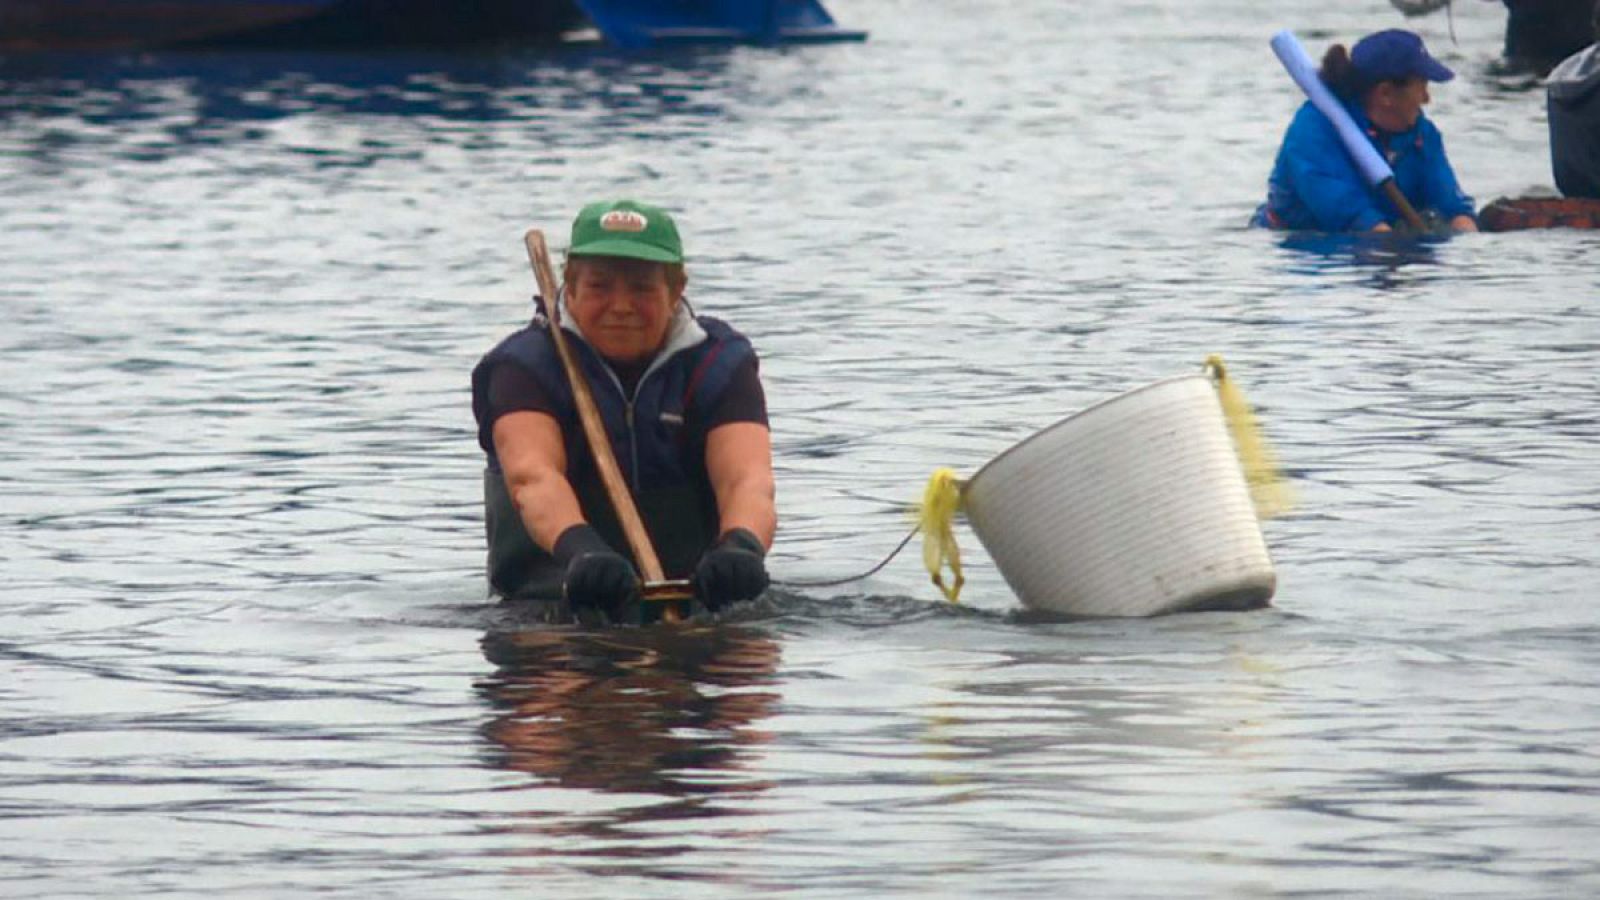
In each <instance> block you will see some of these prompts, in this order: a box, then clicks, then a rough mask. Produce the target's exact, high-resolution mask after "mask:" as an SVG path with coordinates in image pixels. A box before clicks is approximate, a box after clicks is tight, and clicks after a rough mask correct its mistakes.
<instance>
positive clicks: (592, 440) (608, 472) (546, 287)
mask: <svg viewBox="0 0 1600 900" xmlns="http://www.w3.org/2000/svg"><path fill="white" fill-rule="evenodd" d="M523 243H524V244H526V245H527V247H528V259H529V261H531V262H532V263H533V273H534V276H535V277H536V278H538V279H539V294H540V297H541V301H542V302H543V303H544V314H545V317H546V318H548V319H549V320H550V339H551V340H552V341H554V342H555V345H556V353H557V354H558V355H559V356H560V357H561V367H562V368H564V369H566V371H567V381H568V382H570V383H571V385H572V397H573V400H574V402H575V403H576V404H577V406H578V419H579V420H580V421H581V422H582V424H583V435H584V437H585V438H587V439H588V441H589V450H590V452H592V453H593V454H594V461H595V467H596V468H598V469H599V470H600V480H601V482H603V483H604V484H605V488H606V496H608V497H610V498H611V507H612V508H613V509H615V510H616V512H617V520H618V521H619V522H621V523H622V531H623V534H625V535H626V536H627V538H628V546H629V547H631V548H632V549H633V558H634V561H635V562H637V563H638V564H639V574H640V575H641V576H643V578H644V582H645V584H646V585H649V584H651V583H654V582H659V581H665V580H666V575H665V573H664V572H662V570H661V560H660V559H659V558H657V556H656V549H655V547H654V546H653V545H652V544H651V543H650V534H649V532H647V531H645V527H644V520H643V519H641V518H639V509H638V507H636V506H635V505H634V503H633V494H632V493H631V492H629V490H628V483H627V482H626V481H624V480H623V478H622V470H621V469H620V468H618V467H617V458H616V457H615V456H614V455H613V454H612V453H611V439H610V438H609V437H608V436H607V435H606V426H605V422H604V421H603V420H602V419H601V418H600V410H599V408H598V407H596V406H595V405H594V394H593V393H592V392H591V391H590V390H589V380H588V379H587V378H585V377H584V375H583V370H582V369H580V368H579V367H578V360H577V357H575V356H574V355H573V353H572V348H571V346H569V345H568V344H567V340H566V335H564V334H562V330H561V318H560V311H559V310H558V308H557V303H556V298H557V297H558V296H559V294H558V293H557V290H558V289H557V287H556V277H555V270H554V269H552V268H551V266H550V251H549V250H548V249H547V248H546V246H545V242H544V233H543V232H541V231H539V229H537V228H534V229H531V230H529V231H528V233H527V234H526V235H524V236H523Z"/></svg>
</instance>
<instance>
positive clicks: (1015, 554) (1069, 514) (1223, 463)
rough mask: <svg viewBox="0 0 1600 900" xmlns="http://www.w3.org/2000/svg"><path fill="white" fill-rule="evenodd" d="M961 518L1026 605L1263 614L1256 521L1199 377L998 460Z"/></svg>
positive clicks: (1265, 574) (971, 489)
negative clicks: (1256, 609) (1253, 610)
mask: <svg viewBox="0 0 1600 900" xmlns="http://www.w3.org/2000/svg"><path fill="white" fill-rule="evenodd" d="M962 499H963V504H964V507H965V509H966V514H967V521H968V522H969V523H970V524H971V526H972V530H973V532H974V533H976V534H977V536H978V540H980V541H981V542H982V543H983V546H984V548H985V549H986V550H988V551H989V555H990V556H991V557H992V558H993V559H994V562H995V565H996V566H997V567H998V568H999V569H1000V573H1001V575H1003V576H1004V577H1005V579H1006V583H1007V584H1009V585H1010V586H1011V589H1012V590H1013V591H1014V592H1016V595H1017V597H1018V598H1019V599H1020V600H1021V601H1022V602H1023V604H1025V605H1026V606H1028V607H1029V608H1032V609H1036V610H1042V611H1046V612H1050V613H1056V614H1061V615H1065V616H1154V615H1161V614H1163V613H1172V612H1182V611H1189V610H1200V609H1250V608H1254V607H1259V606H1265V605H1266V604H1267V602H1268V601H1269V600H1271V599H1272V593H1273V591H1274V590H1275V589H1276V587H1277V576H1276V575H1275V574H1274V573H1273V570H1272V560H1271V559H1270V558H1269V557H1268V555H1267V545H1266V541H1265V540H1264V539H1263V538H1262V536H1261V524H1260V521H1259V520H1258V519H1257V518H1256V513H1255V508H1254V507H1253V506H1252V505H1251V502H1250V491H1249V488H1248V486H1247V485H1246V484H1245V478H1244V473H1243V471H1242V470H1241V468H1240V466H1239V461H1238V457H1237V456H1236V455H1235V453H1234V449H1233V440H1232V438H1231V437H1229V435H1228V427H1227V423H1226V422H1225V421H1224V419H1223V415H1222V406H1221V404H1220V403H1219V402H1218V400H1217V393H1216V390H1215V388H1214V387H1213V386H1212V384H1211V380H1210V379H1209V378H1208V377H1206V376H1204V375H1186V376H1181V377H1178V378H1169V379H1166V380H1165V381H1158V382H1156V383H1155V384H1151V385H1147V386H1145V387H1142V388H1139V389H1137V390H1133V391H1129V392H1127V393H1125V394H1120V395H1118V396H1116V397H1113V398H1111V399H1110V400H1106V401H1104V402H1102V403H1099V404H1096V405H1094V406H1091V407H1089V408H1088V409H1085V410H1083V411H1082V412H1079V413H1077V414H1075V415H1072V416H1069V417H1068V418H1065V419H1062V420H1061V421H1059V422H1057V423H1055V424H1054V425H1051V426H1050V427H1049V428H1046V429H1045V430H1043V431H1041V432H1039V433H1037V434H1035V435H1033V436H1032V437H1029V438H1027V439H1026V440H1024V441H1022V442H1021V443H1019V444H1017V445H1016V446H1014V447H1012V448H1011V449H1009V450H1007V451H1005V452H1004V453H1002V454H1000V455H999V456H997V457H995V458H994V459H993V460H991V461H990V462H989V463H988V464H987V465H985V466H984V467H983V468H982V469H980V470H978V473H977V474H976V475H974V476H972V478H970V479H968V481H967V484H966V487H965V488H964V490H963V497H962Z"/></svg>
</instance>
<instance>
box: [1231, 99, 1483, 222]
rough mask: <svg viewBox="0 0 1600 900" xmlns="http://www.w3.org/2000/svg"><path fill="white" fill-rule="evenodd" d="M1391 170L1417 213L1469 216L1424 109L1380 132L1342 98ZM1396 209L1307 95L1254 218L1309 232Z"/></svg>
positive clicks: (1377, 218)
mask: <svg viewBox="0 0 1600 900" xmlns="http://www.w3.org/2000/svg"><path fill="white" fill-rule="evenodd" d="M1345 109H1346V110H1347V111H1349V113H1350V116H1351V118H1352V119H1354V120H1355V122H1356V125H1357V126H1358V127H1360V129H1361V130H1362V131H1363V132H1365V133H1366V135H1367V139H1368V140H1370V141H1372V144H1373V146H1374V147H1376V148H1377V149H1378V152H1379V153H1380V154H1382V155H1383V157H1384V158H1385V159H1386V160H1388V162H1389V167H1390V168H1391V169H1393V170H1394V179H1395V185H1396V186H1397V187H1399V188H1400V192H1401V193H1402V194H1404V195H1405V197H1406V199H1407V200H1409V201H1410V202H1411V205H1412V206H1413V207H1414V208H1416V209H1417V210H1418V211H1419V212H1421V211H1423V210H1433V211H1434V212H1436V213H1438V214H1439V215H1440V216H1442V217H1444V218H1445V219H1447V220H1448V219H1452V218H1454V217H1456V216H1459V215H1467V216H1470V215H1473V214H1474V206H1473V201H1472V198H1471V197H1469V196H1467V194H1466V193H1465V192H1463V191H1462V190H1461V185H1460V184H1458V183H1457V182H1456V173H1455V170H1454V169H1452V168H1451V167H1450V160H1449V158H1448V157H1447V156H1445V152H1444V138H1443V137H1442V136H1440V134H1439V129H1438V128H1436V127H1435V126H1434V124H1433V123H1432V122H1430V121H1429V120H1428V118H1427V117H1426V116H1422V115H1419V116H1418V117H1417V122H1416V124H1415V125H1413V126H1411V128H1410V129H1409V130H1407V131H1403V132H1400V133H1398V134H1389V133H1387V132H1381V131H1379V130H1378V129H1377V127H1376V126H1374V125H1373V124H1372V122H1371V120H1370V119H1368V118H1367V116H1366V113H1364V112H1363V111H1362V110H1361V109H1360V108H1359V107H1358V106H1353V105H1351V104H1348V103H1347V104H1345ZM1399 218H1400V210H1399V209H1397V208H1395V206H1394V204H1392V203H1390V202H1389V199H1388V198H1387V197H1385V196H1384V195H1383V192H1382V191H1379V190H1378V189H1376V188H1374V187H1372V186H1370V185H1368V184H1367V182H1366V179H1365V178H1363V177H1362V176H1361V170H1360V169H1359V168H1357V167H1356V164H1355V160H1353V159H1352V158H1351V157H1350V153H1349V151H1347V150H1346V149H1345V146H1344V142H1343V141H1341V140H1340V139H1339V132H1338V129H1336V128H1334V126H1333V123H1332V122H1330V121H1329V120H1328V117H1327V116H1324V115H1323V114H1322V111H1321V110H1319V109H1317V108H1316V107H1315V106H1313V105H1312V104H1311V102H1310V101H1307V102H1306V103H1305V104H1304V105H1302V106H1301V107H1300V110H1299V112H1297V113H1295V116H1294V120H1293V121H1291V122H1290V123H1289V128H1288V130H1287V131H1286V132H1285V133H1284V136H1283V145H1282V147H1281V148H1280V149H1279V150H1278V159H1277V162H1276V163H1275V164H1274V165H1273V168H1272V175H1271V177H1269V178H1268V179H1267V202H1266V203H1265V204H1263V205H1262V206H1261V207H1260V208H1259V209H1257V210H1256V216H1255V219H1254V224H1257V225H1265V226H1268V227H1270V228H1291V229H1304V230H1314V231H1367V230H1370V229H1372V228H1373V227H1374V226H1376V225H1378V224H1379V223H1381V222H1391V223H1392V222H1395V221H1396V220H1398V219H1399Z"/></svg>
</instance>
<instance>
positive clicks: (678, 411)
mask: <svg viewBox="0 0 1600 900" xmlns="http://www.w3.org/2000/svg"><path fill="white" fill-rule="evenodd" d="M564 327H565V334H566V337H567V343H568V345H569V346H570V347H571V348H572V350H573V352H574V353H575V354H576V356H577V357H578V360H579V364H580V365H581V367H582V368H583V370H584V373H585V374H586V376H587V377H588V380H589V385H590V388H591V390H592V392H593V394H594V399H595V405H596V406H597V407H599V410H600V418H601V419H602V421H603V422H604V423H605V428H606V433H607V434H608V436H609V437H610V439H611V450H612V453H613V455H614V456H615V457H616V460H617V465H618V467H619V468H620V469H621V470H622V475H623V478H624V479H626V480H627V482H628V485H629V487H630V488H631V489H632V493H633V499H634V502H635V504H636V505H637V506H638V508H639V516H640V518H642V519H643V520H644V524H645V528H646V530H647V531H648V532H649V534H650V536H651V540H652V541H653V543H654V544H655V549H656V554H657V555H658V556H659V557H660V559H661V567H662V569H663V570H665V573H666V576H667V577H668V578H685V577H688V575H689V572H690V571H692V569H693V567H694V564H695V563H696V562H698V561H699V559H700V554H701V553H702V552H704V550H705V549H706V548H707V547H709V546H710V545H711V543H712V542H713V541H714V540H715V539H716V537H717V535H718V534H719V533H720V530H721V529H720V528H719V527H718V513H717V504H716V495H715V494H714V493H713V491H712V488H711V482H710V478H709V476H708V475H707V474H706V468H705V443H706V435H707V431H708V429H707V428H706V421H707V418H708V417H709V415H710V414H711V412H712V411H714V410H715V409H716V407H717V405H718V403H719V401H720V400H721V398H722V396H723V393H724V392H725V391H726V390H727V389H728V386H729V385H730V384H731V382H732V378H733V375H734V373H735V372H736V371H737V370H738V369H739V367H740V366H741V365H742V364H743V363H744V362H745V361H746V360H748V359H749V358H751V357H752V356H753V355H754V354H755V350H754V349H753V348H752V347H751V345H750V342H749V340H747V339H746V338H745V337H744V336H743V335H741V334H739V333H738V332H737V331H735V330H734V329H733V328H732V327H730V326H728V325H727V324H725V323H723V322H720V321H718V320H716V319H713V318H710V317H708V316H699V317H697V316H694V315H692V314H691V313H689V311H688V310H687V309H686V308H682V309H680V311H679V313H678V316H677V317H676V318H675V319H674V320H673V323H672V325H671V327H670V330H669V331H668V336H667V343H666V346H665V347H664V348H663V349H662V350H661V352H660V353H658V354H657V356H656V358H655V359H654V360H652V361H651V364H650V367H649V368H648V369H647V370H646V371H645V374H644V375H643V376H642V377H641V378H640V379H639V383H638V385H637V386H636V387H635V388H634V392H633V395H632V396H631V397H630V396H626V395H624V393H623V389H622V383H621V382H620V381H619V380H618V378H617V376H616V374H615V373H613V372H612V371H611V368H610V367H609V366H607V365H606V363H605V361H604V360H603V359H602V358H601V357H600V354H599V353H597V352H595V350H594V349H593V348H592V347H590V346H589V344H588V343H587V342H585V341H584V340H583V337H582V336H581V335H580V334H579V333H578V332H577V331H576V330H575V329H574V328H573V327H572V326H571V325H570V324H565V323H564ZM500 365H514V366H517V367H518V368H520V369H522V370H523V371H524V372H526V373H527V374H528V375H529V376H531V377H532V378H533V379H534V380H535V382H536V383H537V384H538V385H539V386H540V388H542V389H543V390H544V392H545V394H546V396H547V397H549V398H550V399H551V401H552V402H553V403H554V405H556V406H557V407H558V414H557V416H556V419H557V421H559V422H560V424H561V431H562V435H563V437H564V438H565V440H566V451H567V480H568V481H569V482H571V484H572V488H573V491H574V493H576V494H577V496H578V503H579V505H580V506H581V507H582V509H583V515H584V518H585V519H586V520H587V521H588V522H589V523H590V524H591V525H593V526H594V527H595V528H596V529H598V530H599V531H600V533H601V534H602V535H603V536H605V538H606V541H607V543H609V544H610V545H611V546H612V547H614V548H616V549H617V550H619V551H621V552H622V553H624V554H625V555H628V543H627V539H626V536H625V535H624V533H623V530H622V527H621V525H620V524H619V523H618V521H617V518H616V514H615V512H614V511H613V509H612V508H611V501H610V498H609V497H608V496H607V495H606V492H605V485H604V483H603V482H602V481H601V479H600V473H599V470H598V469H597V468H596V466H595V463H594V456H593V455H592V454H591V453H590V452H589V448H588V442H587V441H586V440H585V438H584V435H583V427H582V424H581V423H580V421H579V419H578V413H577V406H576V403H575V402H574V400H573V396H572V389H571V386H570V385H569V384H568V383H567V377H566V373H565V371H564V370H563V369H562V367H561V360H560V357H559V356H558V355H557V354H556V350H555V344H554V342H553V341H551V339H550V333H549V328H548V325H547V320H546V319H545V318H544V316H542V315H540V316H537V317H535V319H534V320H533V322H532V323H531V324H529V325H528V326H527V327H526V328H523V329H522V330H521V331H518V332H516V333H514V334H512V335H511V336H510V337H507V338H506V339H505V340H503V341H501V342H500V344H499V345H498V346H496V347H495V348H494V349H493V350H490V351H489V353H488V354H486V355H485V356H484V357H483V359H482V360H481V361H480V362H479V363H478V365H477V367H476V368H475V369H473V372H472V408H473V414H474V416H476V418H477V420H478V442H479V444H480V445H481V446H482V447H483V449H484V452H485V453H486V454H487V456H488V465H487V467H486V469H485V471H484V478H483V489H484V519H485V526H486V528H487V532H488V534H487V537H488V543H489V559H488V566H489V585H490V588H491V589H492V590H493V592H494V593H496V594H499V595H500V596H502V597H515V598H518V599H522V598H530V599H531V598H540V599H550V598H555V597H559V596H560V595H561V580H562V576H563V574H564V573H563V572H561V571H560V570H559V568H558V567H557V566H556V563H555V560H554V559H552V558H551V556H550V555H549V554H548V553H546V552H545V551H544V550H543V549H542V548H540V547H539V546H538V545H537V544H535V543H534V542H533V540H532V539H531V538H530V537H529V536H528V533H527V531H526V529H524V527H523V525H522V519H521V517H520V516H519V515H518V514H517V511H516V507H515V504H514V503H513V502H512V500H511V496H510V493H509V492H508V491H507V489H506V485H505V475H504V474H503V473H502V472H501V470H500V461H499V459H497V458H496V456H495V452H494V440H493V437H492V431H493V426H494V423H493V422H490V421H487V415H486V413H487V412H488V405H489V404H488V394H489V380H490V374H491V372H492V371H493V370H494V368H495V367H496V366H500Z"/></svg>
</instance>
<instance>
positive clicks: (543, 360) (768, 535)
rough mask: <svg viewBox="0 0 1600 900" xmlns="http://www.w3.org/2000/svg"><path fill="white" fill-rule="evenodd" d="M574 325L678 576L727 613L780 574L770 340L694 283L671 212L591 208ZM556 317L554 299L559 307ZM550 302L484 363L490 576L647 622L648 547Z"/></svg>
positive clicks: (505, 591)
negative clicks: (599, 446) (564, 358)
mask: <svg viewBox="0 0 1600 900" xmlns="http://www.w3.org/2000/svg"><path fill="white" fill-rule="evenodd" d="M567 257H568V259H567V266H566V271H565V282H566V284H565V289H564V294H565V300H566V302H565V310H566V313H567V315H565V316H562V317H561V322H560V325H559V327H560V328H562V329H564V332H563V333H564V334H565V337H566V339H567V342H569V343H570V344H572V345H573V346H575V347H576V348H577V352H576V356H577V358H578V365H577V366H575V367H574V368H575V369H576V370H577V371H576V373H575V374H574V376H573V377H575V378H582V379H585V380H586V381H587V383H588V384H589V386H590V388H591V390H592V393H593V396H594V399H595V403H596V406H597V407H598V411H599V414H600V419H601V420H602V422H603V424H604V431H605V433H606V435H607V436H609V438H610V448H609V449H610V452H611V454H612V455H613V456H614V457H615V459H616V461H617V465H618V467H620V469H621V471H622V475H623V478H624V480H625V481H626V487H627V489H628V490H629V491H630V492H631V494H632V495H633V497H632V499H633V501H634V503H635V504H636V505H637V507H638V512H639V516H640V518H641V519H642V520H643V525H644V526H645V529H646V531H647V532H648V533H649V535H650V536H651V537H653V538H655V543H656V544H657V545H658V546H659V549H660V564H661V567H662V569H663V571H664V574H665V576H666V577H667V578H669V579H682V578H688V579H689V580H690V581H691V582H692V583H693V587H694V595H695V600H696V601H698V603H699V605H700V606H701V607H702V608H704V609H706V610H710V611H713V612H714V611H716V610H718V609H720V608H721V607H723V606H725V605H727V604H729V603H734V602H739V601H744V600H749V599H752V598H754V597H755V596H757V595H759V594H760V593H761V592H762V591H763V590H765V588H766V586H767V572H766V566H765V563H764V561H763V557H764V556H765V554H766V551H767V547H768V546H769V545H770V544H771V542H772V535H773V532H774V530H775V529H776V527H777V514H776V511H775V508H774V504H773V481H772V444H771V438H770V436H769V434H768V431H767V411H766V397H765V395H764V393H763V391H762V388H761V381H760V378H759V376H758V374H757V368H756V365H757V364H756V355H755V350H754V349H753V348H752V347H751V345H750V342H749V341H748V340H747V339H745V337H744V336H743V335H741V334H739V333H738V332H737V331H735V330H734V329H733V328H732V327H731V326H729V325H727V324H725V323H723V322H720V321H718V320H716V319H713V318H711V317H709V316H697V315H695V313H694V311H693V310H692V309H690V307H689V305H688V302H687V301H686V300H685V299H684V296H683V291H684V287H685V286H686V285H687V283H688V277H687V275H686V274H685V273H684V266H683V244H682V241H681V239H680V238H679V236H678V229H677V225H676V223H674V222H673V221H672V218H671V216H669V215H668V214H667V213H666V212H665V211H663V210H660V209H657V208H656V207H653V206H647V205H645V204H642V203H635V202H632V201H628V200H621V201H615V202H605V203H594V204H590V205H589V206H586V207H584V209H583V210H582V211H581V212H580V213H579V214H578V217H577V219H576V220H575V221H574V222H573V226H572V244H571V246H570V247H569V249H568V251H567ZM552 316H554V313H552ZM554 334H555V332H553V331H552V330H551V323H550V321H549V319H548V318H545V317H543V316H540V317H537V318H535V319H534V321H533V323H532V324H530V325H529V326H528V327H527V328H524V329H522V330H521V331H518V332H517V333H515V334H513V335H511V336H510V337H508V338H506V339H505V340H504V341H502V342H501V343H500V344H499V346H497V347H496V348H495V349H494V350H492V351H490V352H489V354H488V355H487V356H485V357H484V359H483V361H482V362H480V363H479V364H478V367H477V368H476V369H475V370H474V371H473V375H472V385H473V411H474V413H475V414H476V416H477V419H478V442H479V444H480V445H481V446H482V447H483V449H484V452H485V453H486V454H487V455H488V468H487V471H486V472H485V475H484V496H485V519H486V524H487V527H488V539H489V582H490V588H491V590H492V591H493V592H495V593H497V594H499V595H500V596H502V597H505V598H507V599H511V600H527V601H533V602H536V603H539V604H542V605H543V607H544V608H545V611H546V614H547V615H548V617H550V618H557V619H565V618H577V619H580V620H599V621H609V622H637V621H640V620H641V619H644V618H648V617H649V615H648V613H647V612H646V611H645V610H644V609H642V608H641V605H640V588H641V585H640V579H639V572H640V570H641V568H654V565H653V564H652V565H649V566H644V565H642V562H643V561H642V560H639V561H630V560H629V559H627V558H626V557H625V556H624V555H623V553H622V552H621V550H622V548H626V547H628V546H629V543H630V542H629V540H628V539H627V535H626V534H625V533H624V531H625V529H624V528H623V527H622V525H621V523H620V522H619V521H618V516H617V514H616V511H615V510H614V509H613V508H612V505H611V503H610V500H609V498H608V496H607V493H606V486H605V483H604V482H605V479H604V477H603V476H602V474H601V471H600V465H599V460H597V458H596V454H595V452H594V451H593V449H592V448H591V446H590V444H589V442H588V441H587V440H585V438H584V433H583V431H582V429H581V428H580V425H579V420H580V413H579V411H578V409H577V401H576V399H575V396H574V394H575V392H574V390H573V386H572V385H571V384H570V383H569V381H568V378H567V373H566V372H565V371H564V369H563V367H562V365H561V362H560V360H559V358H558V357H559V353H560V351H559V349H558V348H556V347H555V342H554V341H553V337H554Z"/></svg>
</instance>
